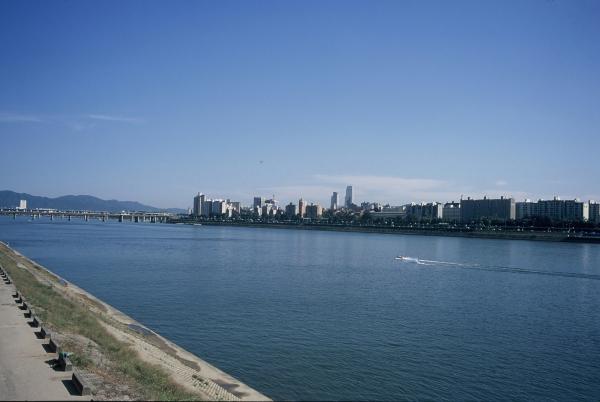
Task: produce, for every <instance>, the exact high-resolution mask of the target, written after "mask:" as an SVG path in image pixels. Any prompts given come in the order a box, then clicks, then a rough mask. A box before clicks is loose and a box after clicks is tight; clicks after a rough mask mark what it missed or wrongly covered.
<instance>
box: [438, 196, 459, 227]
mask: <svg viewBox="0 0 600 402" xmlns="http://www.w3.org/2000/svg"><path fill="white" fill-rule="evenodd" d="M442 220H443V221H444V222H454V223H457V222H460V203H459V202H454V201H452V202H447V203H445V204H444V208H443V212H442Z"/></svg>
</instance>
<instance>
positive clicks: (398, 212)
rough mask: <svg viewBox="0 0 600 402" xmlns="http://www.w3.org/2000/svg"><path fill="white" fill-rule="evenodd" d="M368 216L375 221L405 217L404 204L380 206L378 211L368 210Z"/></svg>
mask: <svg viewBox="0 0 600 402" xmlns="http://www.w3.org/2000/svg"><path fill="white" fill-rule="evenodd" d="M370 216H371V219H373V220H375V221H376V220H385V219H396V218H400V219H404V218H406V206H405V205H403V206H400V207H390V206H389V205H388V206H387V207H384V208H382V209H381V211H380V212H377V211H373V212H370Z"/></svg>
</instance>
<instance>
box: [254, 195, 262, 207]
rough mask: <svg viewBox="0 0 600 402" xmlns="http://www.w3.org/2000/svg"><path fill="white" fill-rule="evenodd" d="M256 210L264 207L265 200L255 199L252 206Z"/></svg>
mask: <svg viewBox="0 0 600 402" xmlns="http://www.w3.org/2000/svg"><path fill="white" fill-rule="evenodd" d="M252 206H253V207H254V208H256V207H258V208H262V206H263V198H262V197H254V204H253V205H252Z"/></svg>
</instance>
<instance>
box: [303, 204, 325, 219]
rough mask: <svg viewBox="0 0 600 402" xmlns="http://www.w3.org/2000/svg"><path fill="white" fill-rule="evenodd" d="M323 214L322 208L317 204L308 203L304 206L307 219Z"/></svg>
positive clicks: (316, 217)
mask: <svg viewBox="0 0 600 402" xmlns="http://www.w3.org/2000/svg"><path fill="white" fill-rule="evenodd" d="M322 215H323V208H322V207H321V206H320V205H319V204H316V205H315V204H310V205H307V206H306V217H307V218H309V219H318V218H320V217H321V216H322Z"/></svg>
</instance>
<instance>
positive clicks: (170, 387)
mask: <svg viewBox="0 0 600 402" xmlns="http://www.w3.org/2000/svg"><path fill="white" fill-rule="evenodd" d="M0 264H2V266H3V268H4V269H5V270H6V271H7V272H8V273H9V275H10V276H11V277H12V279H13V281H14V283H15V286H16V287H17V289H18V290H19V292H21V294H23V296H25V298H26V299H27V301H28V303H30V304H31V305H32V306H34V307H35V309H36V312H37V315H38V316H39V317H40V318H41V319H42V320H43V321H44V322H46V323H49V324H50V325H51V326H52V327H53V328H55V329H56V330H57V331H58V332H60V333H63V334H66V333H70V334H77V335H81V336H84V337H86V338H88V339H90V340H92V341H94V342H96V343H97V344H98V346H99V347H100V350H101V351H102V353H103V354H104V355H105V356H106V357H108V359H109V360H110V361H111V362H112V368H113V369H114V370H116V371H117V372H118V373H116V374H120V375H119V377H121V378H123V376H124V378H123V380H125V382H127V383H131V384H135V385H137V386H138V387H139V389H140V391H141V393H142V395H141V396H142V398H143V399H150V400H198V399H199V397H198V396H197V395H194V394H190V393H188V392H186V391H185V390H184V389H183V388H182V387H180V386H179V385H177V384H175V383H173V382H172V381H171V380H170V379H169V376H168V375H167V374H166V373H165V372H164V371H162V370H161V369H160V367H158V366H155V365H151V364H149V363H146V362H144V361H142V360H141V359H140V358H139V357H138V356H137V354H136V352H135V351H134V350H132V349H131V348H130V347H129V346H127V345H126V344H124V343H122V342H120V341H118V340H117V339H116V338H115V337H113V336H112V335H111V334H109V333H108V332H107V331H106V329H104V327H103V326H102V325H101V324H100V322H99V317H97V316H96V315H95V314H94V313H92V312H90V311H89V310H87V309H86V308H85V307H84V306H83V305H79V304H75V303H74V302H73V301H71V300H68V299H66V298H64V297H63V296H61V295H60V294H59V293H58V292H57V291H56V290H55V289H54V288H53V287H52V286H50V285H46V284H43V283H40V282H39V281H38V280H37V279H36V278H35V277H34V276H33V274H31V273H30V272H29V271H27V270H25V269H22V268H19V267H17V265H16V263H15V261H13V259H12V258H10V257H9V256H8V255H6V254H5V253H4V252H3V251H2V250H0ZM73 361H74V363H75V365H77V366H79V367H86V366H87V367H88V368H89V366H90V365H92V364H93V362H92V361H91V360H90V359H88V358H86V357H85V355H84V354H82V353H76V355H74V356H73Z"/></svg>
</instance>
